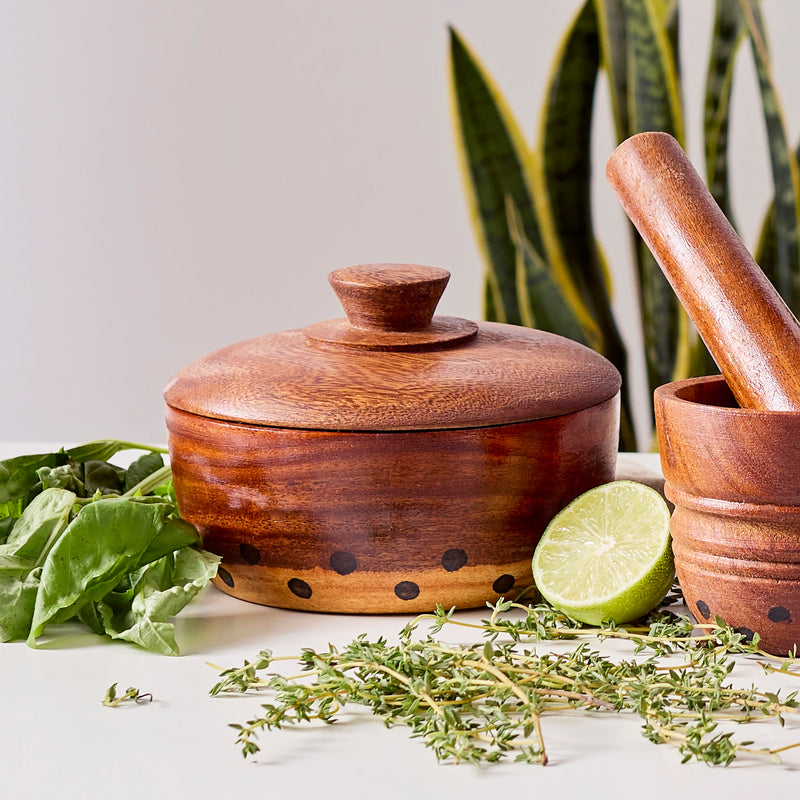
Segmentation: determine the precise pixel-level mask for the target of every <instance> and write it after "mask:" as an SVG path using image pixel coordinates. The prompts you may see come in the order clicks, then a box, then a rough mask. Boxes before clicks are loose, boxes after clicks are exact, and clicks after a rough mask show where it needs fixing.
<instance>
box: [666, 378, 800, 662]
mask: <svg viewBox="0 0 800 800" xmlns="http://www.w3.org/2000/svg"><path fill="white" fill-rule="evenodd" d="M655 413H656V430H657V434H658V443H659V450H660V454H661V465H662V470H663V472H664V477H665V493H666V496H667V498H668V499H669V500H670V501H671V502H672V503H674V505H675V510H674V512H673V515H672V520H671V523H670V530H671V533H672V538H673V545H672V546H673V552H674V555H675V568H676V572H677V575H678V580H679V582H680V585H681V588H682V589H683V593H684V596H685V598H686V603H687V605H688V607H689V609H690V610H691V611H692V613H693V614H694V616H695V617H696V619H697V620H698V622H700V623H709V622H711V623H713V621H714V618H715V617H720V618H721V619H723V620H724V621H725V622H726V623H727V624H728V625H730V626H731V627H733V628H735V629H737V630H739V631H741V632H743V633H745V634H746V635H748V636H751V635H752V634H754V633H757V634H758V635H759V637H760V640H761V647H762V648H763V649H764V650H766V651H767V652H770V653H773V654H776V655H786V653H787V652H788V651H789V650H790V649H791V648H793V647H795V646H797V645H800V412H793V411H757V410H753V409H743V408H740V407H738V405H737V404H736V402H735V400H734V399H733V396H732V394H731V392H730V390H729V389H728V386H727V384H726V383H725V381H724V380H723V378H722V377H706V378H695V379H690V380H685V381H679V382H676V383H671V384H667V385H665V386H661V387H659V388H658V389H657V390H656V392H655Z"/></svg>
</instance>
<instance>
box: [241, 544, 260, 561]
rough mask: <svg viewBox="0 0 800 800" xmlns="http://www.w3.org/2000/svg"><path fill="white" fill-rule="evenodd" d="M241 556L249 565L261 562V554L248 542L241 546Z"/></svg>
mask: <svg viewBox="0 0 800 800" xmlns="http://www.w3.org/2000/svg"><path fill="white" fill-rule="evenodd" d="M239 554H240V555H241V557H242V558H243V559H244V561H246V562H247V563H248V564H258V562H259V561H261V553H260V552H259V550H258V548H257V547H253V545H251V544H248V543H247V542H242V543H241V544H240V545H239Z"/></svg>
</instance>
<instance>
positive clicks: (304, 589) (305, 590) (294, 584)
mask: <svg viewBox="0 0 800 800" xmlns="http://www.w3.org/2000/svg"><path fill="white" fill-rule="evenodd" d="M286 585H287V586H288V587H289V591H290V592H291V593H292V594H293V595H296V596H297V597H300V598H302V599H303V600H308V598H309V597H311V587H310V586H309V585H308V584H307V583H306V582H305V581H303V580H300V578H290V579H289V582H288V583H287V584H286Z"/></svg>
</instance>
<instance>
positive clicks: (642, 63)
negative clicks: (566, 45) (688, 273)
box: [623, 0, 692, 391]
mask: <svg viewBox="0 0 800 800" xmlns="http://www.w3.org/2000/svg"><path fill="white" fill-rule="evenodd" d="M665 8H666V7H665V5H664V4H663V3H662V2H660V1H659V0H623V9H624V12H625V31H626V36H627V51H628V102H629V106H628V114H629V119H630V124H631V127H632V131H633V132H637V133H638V132H641V131H665V132H667V133H671V134H672V135H673V136H674V137H675V138H676V139H677V140H678V141H679V142H681V143H682V142H683V140H684V130H683V110H682V101H681V94H680V86H679V83H678V75H677V69H676V65H675V56H674V53H673V51H672V46H671V44H670V39H669V33H668V29H667V27H666V24H665ZM671 24H672V25H677V21H674V20H673V21H672V23H671ZM636 264H637V272H638V277H639V285H640V299H641V315H642V333H643V338H644V347H645V361H646V366H647V376H648V382H649V386H650V390H651V391H652V390H654V389H655V388H656V387H657V386H659V385H661V384H663V383H667V382H669V381H672V380H675V379H677V378H681V377H686V376H688V374H689V370H690V358H691V348H692V336H691V329H690V326H689V324H688V319H687V318H686V313H685V312H684V310H683V308H682V307H681V305H680V303H679V301H678V299H677V298H676V296H675V294H674V292H673V291H672V288H671V287H670V285H669V283H668V282H667V280H666V278H665V277H664V274H663V273H662V272H661V269H660V268H659V266H658V264H657V263H656V260H655V258H653V256H652V254H651V253H650V251H649V250H648V248H647V246H646V245H645V244H644V242H642V241H641V239H638V237H637V240H636Z"/></svg>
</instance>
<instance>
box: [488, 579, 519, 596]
mask: <svg viewBox="0 0 800 800" xmlns="http://www.w3.org/2000/svg"><path fill="white" fill-rule="evenodd" d="M515 580H516V579H515V578H514V576H513V575H501V576H500V577H499V578H498V579H497V580H496V581H495V582H494V583H493V584H492V589H494V590H495V592H497V594H503V593H504V592H507V591H508V590H509V589H513V588H514V581H515Z"/></svg>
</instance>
